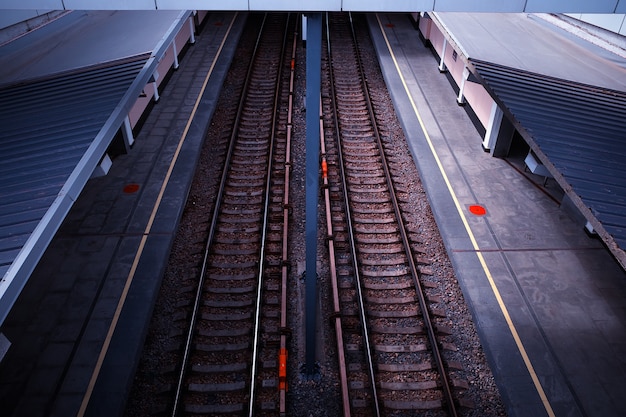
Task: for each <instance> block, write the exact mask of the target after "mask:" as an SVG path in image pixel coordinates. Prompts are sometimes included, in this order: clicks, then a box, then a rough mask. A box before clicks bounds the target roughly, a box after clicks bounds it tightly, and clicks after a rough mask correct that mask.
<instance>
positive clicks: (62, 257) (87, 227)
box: [0, 13, 246, 417]
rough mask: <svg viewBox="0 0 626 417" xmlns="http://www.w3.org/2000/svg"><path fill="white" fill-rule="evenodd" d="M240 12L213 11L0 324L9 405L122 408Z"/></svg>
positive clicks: (53, 412) (60, 411) (1, 404)
mask: <svg viewBox="0 0 626 417" xmlns="http://www.w3.org/2000/svg"><path fill="white" fill-rule="evenodd" d="M245 21H246V18H245V14H237V13H212V14H211V15H210V16H208V17H207V19H206V21H205V23H204V24H203V30H202V31H201V32H200V33H199V34H198V36H197V38H196V43H195V44H194V45H192V46H190V47H189V49H188V50H187V52H186V54H185V56H184V58H183V60H182V61H181V67H180V68H179V69H178V70H177V71H174V72H173V73H172V75H171V78H170V80H169V82H168V83H167V85H166V86H165V88H164V89H163V91H162V92H161V96H160V101H159V102H158V103H157V104H155V105H154V107H153V109H152V111H151V112H150V114H149V116H148V117H147V118H146V120H145V122H144V124H143V127H142V129H141V132H140V133H139V135H138V136H137V137H136V138H135V143H134V145H133V148H132V149H131V151H130V152H129V153H127V154H123V155H120V156H118V157H117V158H116V159H115V160H114V162H113V165H112V167H111V168H110V171H109V173H108V174H107V175H106V176H103V177H99V178H93V179H91V180H90V181H89V182H88V183H87V185H86V187H85V189H84V190H83V192H82V194H81V195H80V197H79V198H78V200H77V201H76V202H75V203H74V206H73V207H72V209H71V211H70V213H69V214H68V216H67V218H66V219H65V222H64V223H63V225H62V226H61V228H60V230H59V231H58V233H57V234H56V236H55V238H54V239H53V241H52V242H51V244H50V246H49V247H48V249H47V251H46V252H45V254H44V256H43V258H42V259H41V261H40V262H39V264H38V266H37V268H36V270H35V271H34V273H33V274H32V275H31V278H30V280H29V282H28V283H27V285H26V287H25V289H24V290H23V292H22V294H21V295H20V298H19V299H18V301H17V302H16V304H15V307H14V308H13V309H12V311H11V313H10V314H9V316H8V317H7V320H6V321H5V322H4V324H3V327H2V329H0V330H1V331H2V333H3V334H4V335H6V337H7V338H8V339H9V340H10V342H11V343H12V348H11V349H10V350H9V351H8V353H7V354H6V356H5V358H4V359H3V361H2V362H1V363H0V410H2V411H0V414H2V415H3V416H9V415H11V416H64V417H66V416H77V415H78V416H83V415H89V416H117V415H122V414H123V405H124V402H125V399H126V395H127V393H128V391H129V389H130V386H131V384H132V380H133V376H134V369H135V368H136V365H137V363H138V360H139V356H140V354H141V347H142V340H143V337H144V336H145V332H146V331H147V326H148V324H149V322H150V317H151V314H152V306H153V304H154V300H155V298H156V295H157V293H158V289H159V284H160V279H161V277H162V274H163V269H164V268H165V266H166V264H167V258H168V256H167V254H168V253H169V248H170V246H171V244H172V241H173V239H174V237H175V234H176V230H177V223H178V219H179V217H180V212H181V210H183V208H184V203H185V201H186V198H187V193H188V191H189V188H190V186H191V181H192V179H193V174H194V173H193V169H189V167H192V166H195V163H196V160H197V158H198V154H199V149H200V148H201V146H202V143H203V140H204V135H205V132H206V130H207V128H208V124H209V122H210V119H211V116H212V114H213V111H214V108H215V106H216V103H217V99H218V97H219V91H220V89H221V86H222V84H223V80H224V78H225V76H226V73H227V71H228V68H229V67H230V63H231V60H232V59H233V55H234V51H235V48H236V46H237V43H238V39H239V36H240V34H241V32H242V30H243V27H244V24H245Z"/></svg>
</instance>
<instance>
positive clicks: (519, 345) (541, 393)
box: [376, 14, 555, 417]
mask: <svg viewBox="0 0 626 417" xmlns="http://www.w3.org/2000/svg"><path fill="white" fill-rule="evenodd" d="M376 19H377V20H378V25H379V27H380V31H381V33H382V35H383V37H384V38H385V43H386V44H387V49H389V53H390V54H391V58H392V59H393V63H394V65H395V67H396V71H397V72H398V75H399V76H400V79H401V80H402V85H403V86H404V90H405V92H406V95H407V97H408V98H409V101H410V102H411V106H412V107H413V112H414V113H415V115H416V116H417V120H418V121H419V123H420V126H421V127H422V131H423V132H424V136H426V141H427V142H428V146H429V147H430V151H431V152H432V154H433V157H434V158H435V161H436V162H437V166H438V167H439V171H440V172H441V175H442V176H443V179H444V181H445V183H446V186H447V187H448V191H449V192H450V196H451V197H452V200H453V201H454V205H455V206H456V209H457V212H458V213H459V216H460V217H461V220H462V221H463V225H464V226H465V230H466V231H467V234H468V235H469V238H470V240H471V242H472V246H473V247H474V249H475V251H476V256H477V257H478V260H479V261H480V264H481V265H482V267H483V271H484V272H485V275H486V276H487V279H488V280H489V285H490V286H491V289H492V291H493V294H494V295H495V297H496V300H497V301H498V305H499V306H500V310H501V311H502V315H503V316H504V319H505V320H506V323H507V324H508V326H509V330H510V331H511V335H512V336H513V339H514V340H515V344H516V345H517V348H518V350H519V352H520V354H521V355H522V358H523V359H524V363H525V364H526V369H528V373H529V374H530V377H531V378H532V380H533V383H534V384H535V388H536V389H537V393H538V394H539V397H541V401H542V402H543V406H544V407H545V409H546V412H547V413H548V415H549V416H550V417H555V414H554V411H553V410H552V406H551V405H550V402H549V401H548V397H547V396H546V393H545V391H544V390H543V387H542V385H541V382H540V381H539V378H538V377H537V373H536V372H535V368H534V367H533V364H532V363H531V361H530V358H529V357H528V353H527V352H526V349H525V348H524V344H523V343H522V340H521V338H520V336H519V334H518V332H517V329H516V328H515V325H514V324H513V320H512V319H511V316H510V315H509V311H508V309H507V308H506V305H505V304H504V301H503V300H502V296H501V295H500V291H499V290H498V287H497V286H496V283H495V281H494V279H493V276H492V275H491V271H490V270H489V267H488V266H487V262H486V261H485V258H484V257H483V254H482V253H481V252H480V248H479V246H478V243H477V242H476V239H475V237H474V233H473V232H472V229H471V227H470V225H469V223H468V221H467V218H466V217H465V213H464V212H463V209H462V207H461V204H460V203H459V200H458V198H457V196H456V193H455V192H454V189H453V188H452V184H451V183H450V180H449V179H448V175H447V174H446V171H445V169H444V167H443V164H442V163H441V160H440V159H439V155H438V154H437V151H436V150H435V147H434V146H433V142H432V140H431V139H430V135H429V134H428V131H427V130H426V126H425V125H424V122H423V120H422V117H421V116H420V113H419V112H418V110H417V106H416V104H415V101H413V97H411V94H410V92H409V88H408V86H407V84H406V81H405V79H404V76H403V75H402V72H401V71H400V66H399V65H398V61H397V60H396V56H395V54H394V53H393V50H392V49H391V45H390V44H389V39H388V38H387V34H386V33H385V29H384V28H383V25H382V22H381V21H380V17H379V16H378V14H377V15H376Z"/></svg>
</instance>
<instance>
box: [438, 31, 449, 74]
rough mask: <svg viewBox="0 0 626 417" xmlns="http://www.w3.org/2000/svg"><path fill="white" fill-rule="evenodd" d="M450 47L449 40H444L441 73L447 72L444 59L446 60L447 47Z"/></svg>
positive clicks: (440, 62)
mask: <svg viewBox="0 0 626 417" xmlns="http://www.w3.org/2000/svg"><path fill="white" fill-rule="evenodd" d="M447 46H448V40H447V39H446V38H443V48H441V58H440V59H439V72H446V64H445V63H444V59H445V58H446V47H447Z"/></svg>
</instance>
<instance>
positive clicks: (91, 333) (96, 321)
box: [81, 303, 117, 344]
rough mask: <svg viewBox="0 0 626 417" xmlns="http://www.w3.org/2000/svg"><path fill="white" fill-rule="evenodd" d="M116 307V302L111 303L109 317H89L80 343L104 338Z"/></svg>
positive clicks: (101, 340) (95, 341) (100, 340)
mask: <svg viewBox="0 0 626 417" xmlns="http://www.w3.org/2000/svg"><path fill="white" fill-rule="evenodd" d="M116 307H117V303H115V304H113V305H111V310H110V312H109V317H104V318H90V319H89V325H88V326H87V327H86V328H85V332H84V334H83V336H82V338H81V344H82V343H98V342H103V341H104V340H105V339H106V337H107V334H108V332H109V327H110V326H111V320H112V318H113V315H114V313H115V308H116Z"/></svg>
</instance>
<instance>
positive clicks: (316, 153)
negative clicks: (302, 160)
mask: <svg viewBox="0 0 626 417" xmlns="http://www.w3.org/2000/svg"><path fill="white" fill-rule="evenodd" d="M306 39H307V40H306V42H307V47H306V190H305V191H306V219H305V232H306V233H305V234H306V285H305V291H306V306H305V308H306V312H305V314H306V373H307V375H313V374H314V373H315V344H316V328H317V323H316V321H317V320H316V319H317V203H318V193H319V168H320V107H319V106H320V101H319V100H320V92H321V84H322V82H321V68H322V14H321V13H309V14H308V15H307V32H306Z"/></svg>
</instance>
